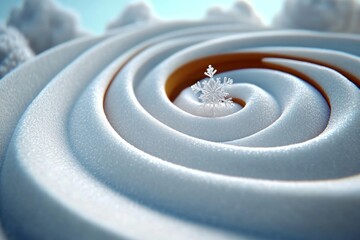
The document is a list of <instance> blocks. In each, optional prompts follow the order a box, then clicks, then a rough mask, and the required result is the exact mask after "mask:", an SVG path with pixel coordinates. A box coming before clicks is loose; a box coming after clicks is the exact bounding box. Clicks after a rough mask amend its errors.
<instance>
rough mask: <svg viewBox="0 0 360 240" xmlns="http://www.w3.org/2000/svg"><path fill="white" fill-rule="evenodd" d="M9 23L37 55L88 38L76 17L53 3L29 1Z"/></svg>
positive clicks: (17, 10)
mask: <svg viewBox="0 0 360 240" xmlns="http://www.w3.org/2000/svg"><path fill="white" fill-rule="evenodd" d="M7 23H8V25H9V26H14V27H16V28H17V29H19V31H20V32H21V33H22V34H23V35H24V36H25V37H26V38H27V39H28V41H29V44H30V46H31V48H32V49H33V50H34V52H35V53H40V52H43V51H45V50H46V49H49V48H51V47H53V46H56V45H58V44H60V43H63V42H65V41H68V40H71V39H74V38H76V37H79V36H82V35H84V33H83V32H82V31H81V30H80V28H79V25H78V21H77V18H76V15H75V14H74V13H72V12H70V11H69V10H67V9H65V8H63V7H61V6H59V5H58V4H57V3H56V2H55V1H53V0H25V1H24V3H23V5H22V6H20V7H18V8H15V9H13V10H12V12H11V14H10V16H9V19H8V22H7Z"/></svg>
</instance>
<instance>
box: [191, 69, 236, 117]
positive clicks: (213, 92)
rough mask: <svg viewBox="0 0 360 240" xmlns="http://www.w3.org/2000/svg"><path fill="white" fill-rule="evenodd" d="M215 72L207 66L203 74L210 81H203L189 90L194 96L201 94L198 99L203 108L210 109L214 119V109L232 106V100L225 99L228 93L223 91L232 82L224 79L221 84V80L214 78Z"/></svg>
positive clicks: (229, 79)
mask: <svg viewBox="0 0 360 240" xmlns="http://www.w3.org/2000/svg"><path fill="white" fill-rule="evenodd" d="M216 72H217V70H216V69H214V68H213V67H212V66H211V65H209V67H208V68H207V70H206V72H204V74H205V75H206V76H208V77H209V78H210V79H209V80H204V81H203V82H197V83H195V84H194V85H192V86H191V90H192V91H193V92H194V93H195V94H197V93H199V92H200V93H201V94H200V96H199V99H200V100H201V102H202V103H203V106H204V107H209V108H210V109H211V111H212V113H213V116H214V117H215V109H216V108H217V107H224V106H225V107H229V106H232V105H233V101H232V98H226V97H227V96H228V95H229V93H228V92H227V91H226V90H225V87H228V86H230V85H231V84H232V83H233V80H232V79H231V78H227V77H224V79H223V82H221V78H219V77H218V78H214V75H215V73H216Z"/></svg>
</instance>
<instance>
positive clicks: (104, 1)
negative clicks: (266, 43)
mask: <svg viewBox="0 0 360 240" xmlns="http://www.w3.org/2000/svg"><path fill="white" fill-rule="evenodd" d="M58 1H59V2H60V4H62V5H64V6H66V7H67V8H69V9H72V10H73V11H74V12H77V13H78V15H79V17H80V20H81V25H82V26H83V28H84V29H85V30H87V31H90V32H94V33H101V32H102V31H103V30H104V29H105V26H106V24H107V23H109V22H110V21H111V20H113V19H114V18H115V17H117V16H118V15H119V13H120V12H121V11H122V10H123V8H124V7H125V6H126V5H127V4H129V3H131V2H136V1H138V0H92V1H89V0H58ZM146 1H147V2H148V3H149V4H150V5H151V6H152V8H153V10H154V12H155V13H156V15H157V16H158V17H159V18H162V19H166V20H171V19H200V18H202V17H203V16H204V15H205V12H206V10H207V9H208V8H209V7H211V6H215V5H217V6H223V7H224V8H229V7H230V6H231V5H232V4H233V3H234V1H235V0H146ZM249 1H251V2H252V4H253V6H254V7H255V8H256V10H257V11H258V13H259V14H260V15H261V16H262V17H263V19H264V21H265V23H269V22H270V21H271V19H272V17H273V16H274V15H275V14H276V13H277V12H278V11H279V10H280V8H281V6H282V4H283V1H284V0H249ZM21 2H22V0H0V21H2V22H4V21H5V20H6V18H7V15H8V14H9V12H10V11H11V9H12V8H13V7H14V6H17V5H20V4H21Z"/></svg>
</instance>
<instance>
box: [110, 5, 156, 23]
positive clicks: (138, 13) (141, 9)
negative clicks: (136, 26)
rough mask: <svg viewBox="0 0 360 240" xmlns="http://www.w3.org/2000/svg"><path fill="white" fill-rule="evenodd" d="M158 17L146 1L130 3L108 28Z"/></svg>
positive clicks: (153, 19) (154, 19) (149, 20)
mask: <svg viewBox="0 0 360 240" xmlns="http://www.w3.org/2000/svg"><path fill="white" fill-rule="evenodd" d="M156 20H157V18H156V17H155V16H154V13H153V11H152V9H151V8H150V6H149V5H148V4H146V3H145V2H143V1H141V2H137V3H133V4H129V5H128V6H127V7H126V8H125V9H124V10H123V11H122V13H121V14H120V15H119V17H118V18H116V19H115V20H114V21H113V22H111V23H110V24H109V25H108V27H107V28H108V29H113V28H118V27H121V26H125V25H129V24H133V23H144V22H151V21H156Z"/></svg>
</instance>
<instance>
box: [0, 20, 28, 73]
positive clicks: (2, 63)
mask: <svg viewBox="0 0 360 240" xmlns="http://www.w3.org/2000/svg"><path fill="white" fill-rule="evenodd" d="M31 57H33V52H32V51H31V49H30V48H29V46H28V44H27V42H26V40H25V38H24V37H23V36H22V35H21V33H19V32H18V31H17V30H16V29H14V28H12V27H4V26H3V25H0V79H1V78H2V77H4V76H5V75H6V74H7V73H9V72H10V71H12V70H13V69H14V68H16V67H17V66H19V65H21V64H22V63H24V62H25V61H27V60H29V59H30V58H31Z"/></svg>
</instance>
